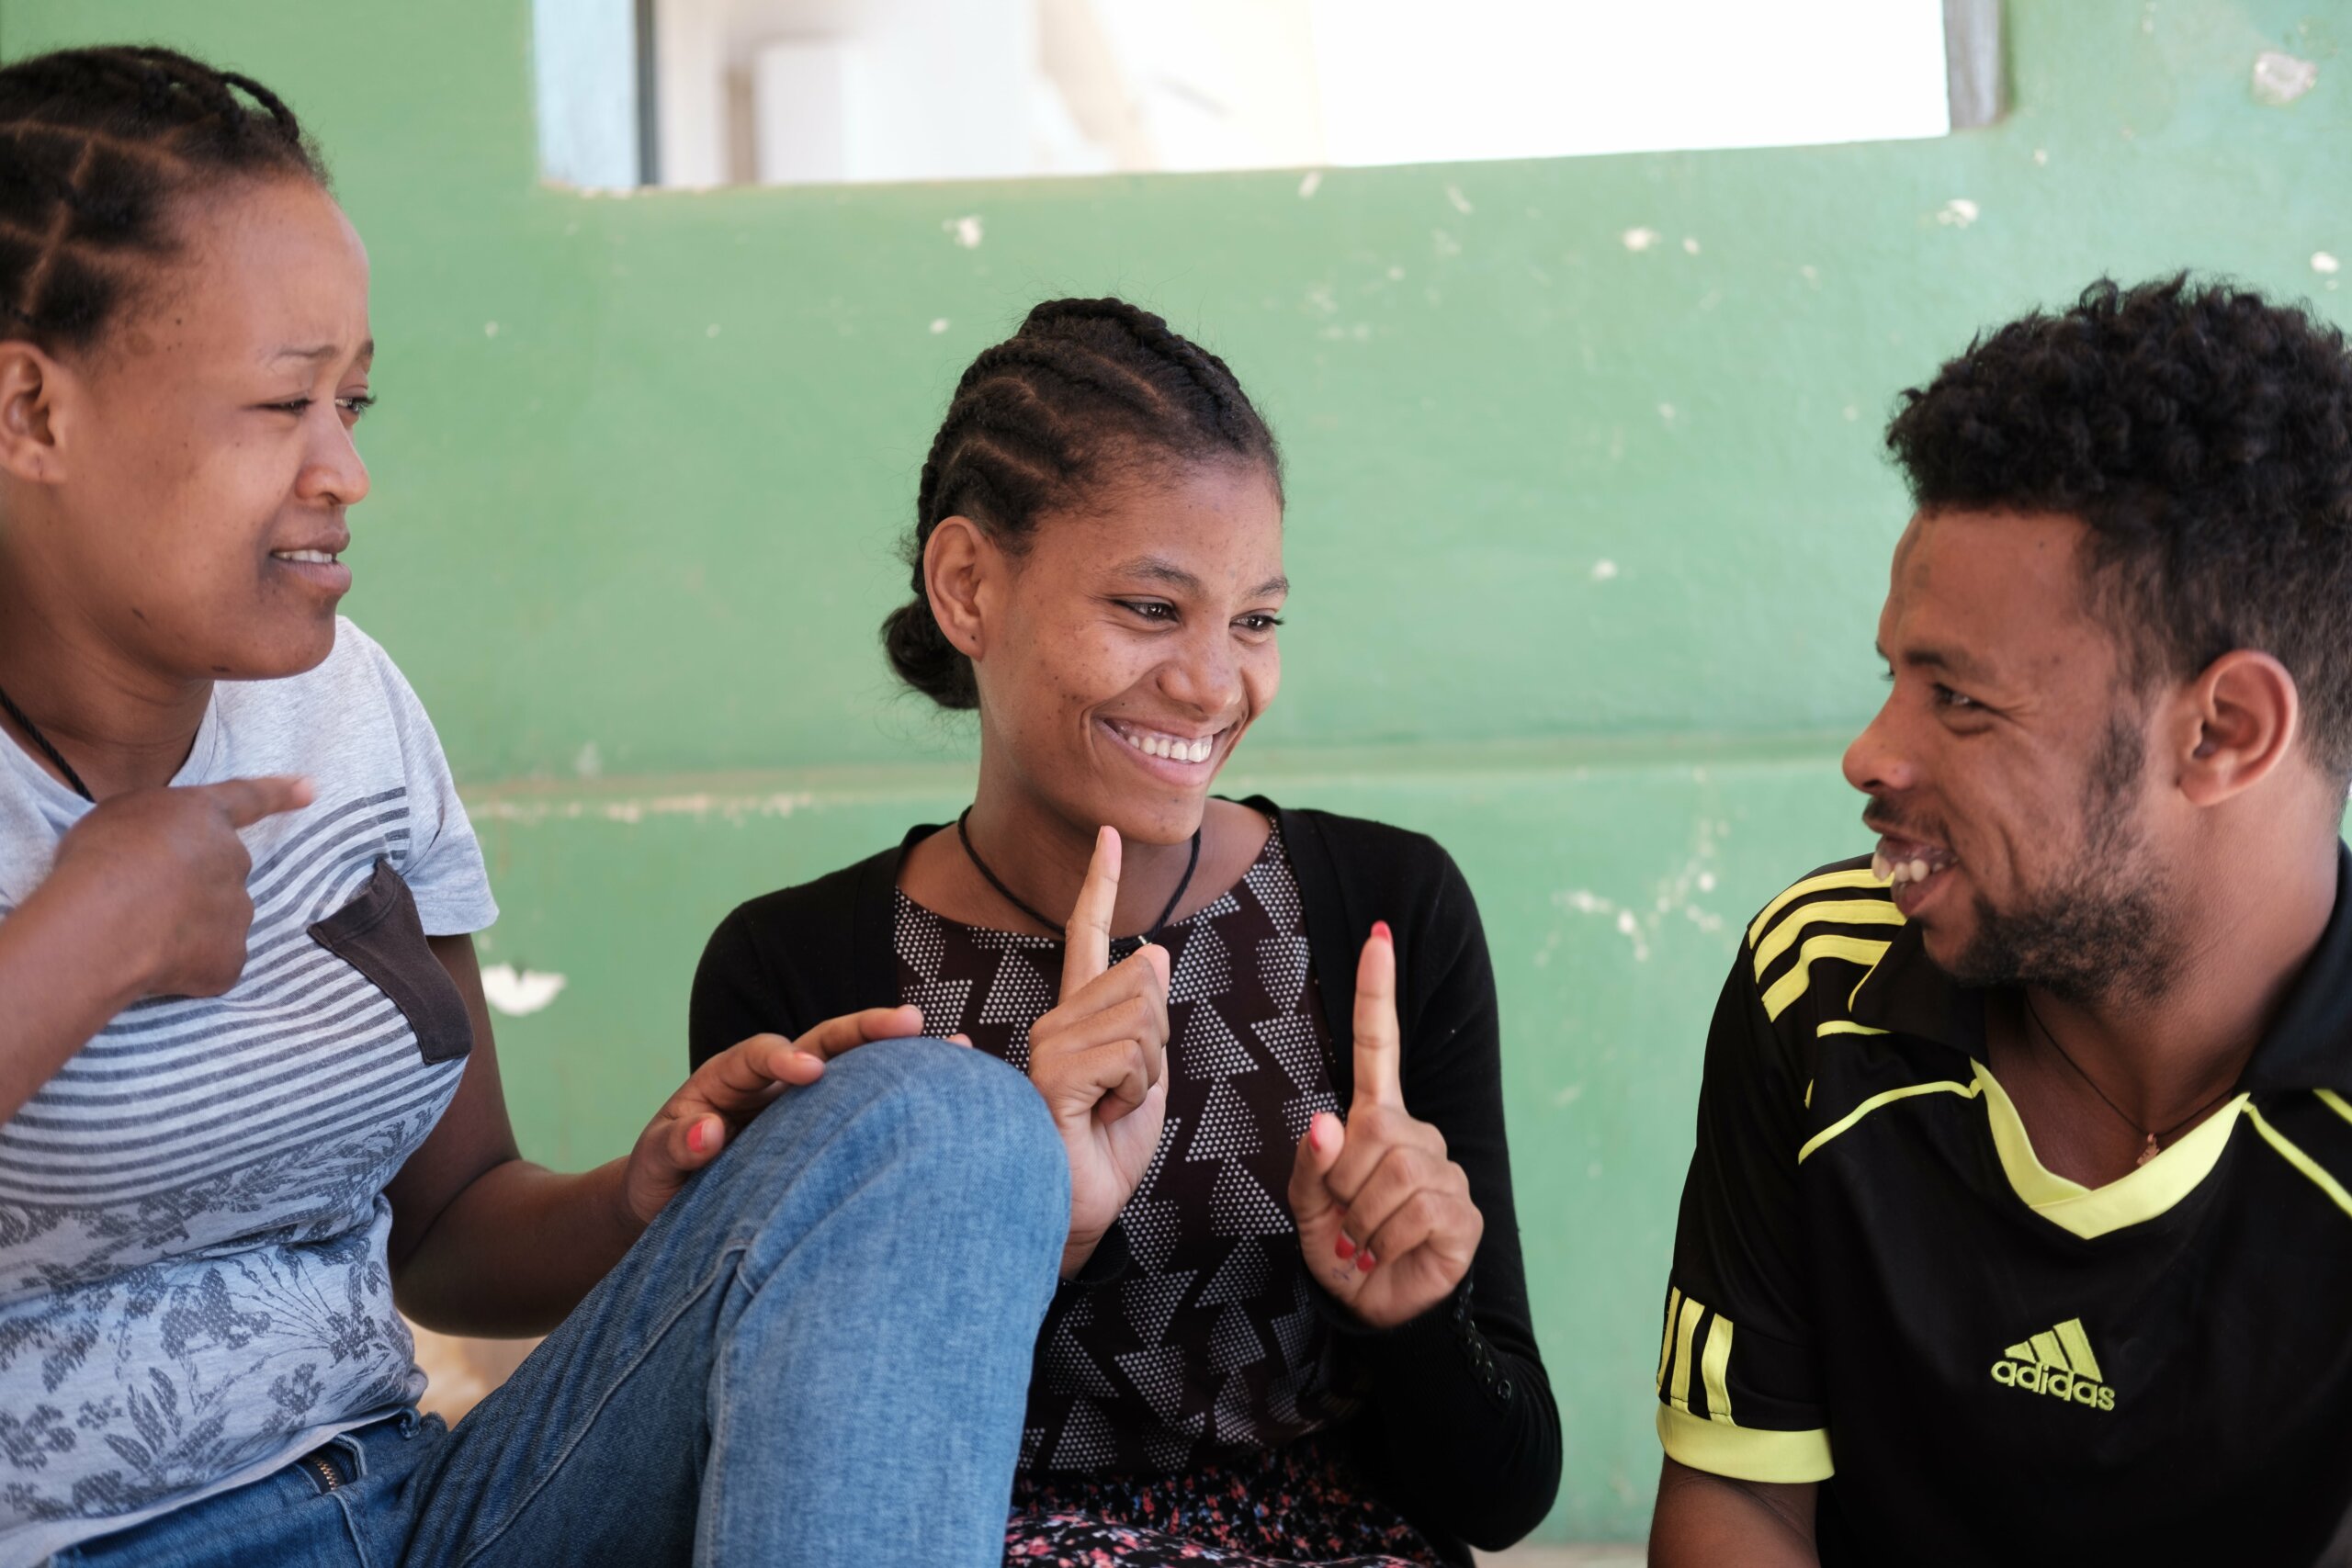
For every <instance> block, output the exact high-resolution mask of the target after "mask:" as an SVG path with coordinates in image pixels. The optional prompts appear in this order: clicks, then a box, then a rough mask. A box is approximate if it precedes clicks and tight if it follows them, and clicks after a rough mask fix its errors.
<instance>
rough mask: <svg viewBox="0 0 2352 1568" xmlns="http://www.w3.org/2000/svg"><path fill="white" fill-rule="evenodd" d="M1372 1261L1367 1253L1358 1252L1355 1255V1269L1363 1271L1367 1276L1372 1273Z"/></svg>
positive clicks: (1370, 1255) (1371, 1257)
mask: <svg viewBox="0 0 2352 1568" xmlns="http://www.w3.org/2000/svg"><path fill="white" fill-rule="evenodd" d="M1373 1263H1374V1258H1373V1256H1372V1254H1371V1253H1369V1252H1359V1253H1357V1254H1356V1267H1357V1268H1359V1269H1363V1271H1364V1272H1365V1273H1367V1274H1369V1273H1371V1272H1372V1265H1373Z"/></svg>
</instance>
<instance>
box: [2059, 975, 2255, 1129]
mask: <svg viewBox="0 0 2352 1568" xmlns="http://www.w3.org/2000/svg"><path fill="white" fill-rule="evenodd" d="M2018 1000H2019V1001H2022V1002H2023V1003H2025V1010H2026V1014H2027V1016H2028V1017H2030V1018H2031V1019H2032V1020H2033V1026H2034V1027H2035V1028H2036V1029H2038V1030H2040V1031H2041V1037H2042V1038H2043V1039H2044V1040H2047V1041H2048V1042H2050V1048H2051V1049H2052V1050H2053V1051H2055V1052H2057V1053H2058V1059H2059V1060H2060V1061H2062V1062H2064V1063H2065V1064H2066V1065H2067V1066H2070V1067H2072V1068H2074V1069H2075V1077H2078V1078H2080V1079H2082V1080H2083V1081H2084V1082H2085V1083H2086V1084H2088V1085H2090V1089H2091V1092H2092V1093H2093V1094H2095V1095H2097V1096H2098V1097H2099V1099H2100V1100H2102V1101H2104V1102H2105V1103H2106V1105H2107V1108H2108V1109H2109V1111H2114V1112H2115V1113H2116V1115H2118V1116H2120V1117H2121V1118H2122V1120H2123V1124H2124V1125H2125V1126H2127V1127H2129V1128H2131V1130H2132V1131H2133V1132H2135V1133H2137V1134H2140V1135H2141V1136H2142V1137H2143V1138H2144V1139H2146V1140H2147V1142H2146V1143H2144V1144H2143V1145H2141V1148H2140V1157H2139V1158H2138V1159H2136V1160H2134V1161H2133V1162H2132V1164H2133V1165H2134V1166H2143V1165H2145V1164H2147V1163H2148V1162H2149V1161H2150V1160H2152V1159H2154V1158H2155V1157H2156V1156H2157V1154H2158V1153H2160V1152H2161V1151H2162V1150H2163V1148H2164V1146H2165V1145H2166V1144H2168V1143H2170V1142H2171V1141H2172V1137H2173V1134H2176V1133H2177V1132H2179V1131H2180V1130H2181V1129H2182V1128H2184V1127H2187V1126H2188V1125H2189V1124H2190V1123H2191V1122H2195V1121H2197V1120H2198V1119H2199V1117H2201V1116H2203V1115H2204V1114H2205V1113H2206V1112H2207V1111H2211V1110H2212V1109H2213V1108H2214V1107H2215V1106H2217V1105H2219V1104H2221V1103H2222V1101H2223V1100H2227V1099H2229V1097H2230V1096H2231V1095H2233V1094H2234V1093H2236V1092H2237V1087H2238V1086H2237V1085H2236V1084H2234V1083H2233V1084H2231V1085H2230V1086H2229V1087H2228V1088H2226V1089H2222V1092H2221V1093H2219V1094H2217V1095H2215V1096H2214V1097H2213V1098H2212V1099H2211V1100H2207V1101H2206V1102H2205V1103H2204V1104H2202V1105H2200V1106H2199V1107H2198V1108H2197V1109H2196V1110H2194V1111H2190V1112H2189V1113H2188V1115H2186V1116H2184V1117H2182V1118H2181V1119H2180V1120H2179V1121H2177V1122H2174V1123H2173V1124H2172V1125H2171V1126H2169V1127H2167V1128H2165V1130H2164V1131H2162V1132H2161V1133H2159V1132H2152V1131H2150V1130H2149V1129H2148V1128H2146V1127H2143V1126H2142V1125H2141V1124H2140V1122H2139V1119H2138V1118H2136V1117H2134V1116H2133V1115H2131V1112H2129V1111H2125V1110H2124V1109H2123V1107H2121V1106H2120V1105H2118V1104H2116V1103H2115V1101H2114V1100H2112V1099H2110V1098H2109V1095H2108V1092H2107V1090H2105V1089H2101V1088H2099V1087H2098V1079H2097V1078H2095V1077H2091V1076H2090V1074H2088V1073H2086V1072H2085V1071H2083V1065H2082V1064H2081V1063H2080V1062H2077V1061H2076V1060H2075V1058H2074V1057H2073V1056H2072V1055H2069V1054H2068V1052H2067V1050H2066V1047H2064V1045H2061V1044H2059V1043H2058V1036H2057V1035H2055V1034H2053V1033H2052V1032H2051V1029H2050V1025H2048V1024H2047V1023H2044V1022H2043V1021H2042V1020H2041V1010H2040V1009H2039V1008H2037V1007H2035V1006H2034V1005H2033V998H2031V997H2030V996H2029V995H2027V994H2026V993H2025V992H2024V991H2019V992H2018Z"/></svg>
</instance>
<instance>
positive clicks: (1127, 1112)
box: [1029, 828, 1168, 1279]
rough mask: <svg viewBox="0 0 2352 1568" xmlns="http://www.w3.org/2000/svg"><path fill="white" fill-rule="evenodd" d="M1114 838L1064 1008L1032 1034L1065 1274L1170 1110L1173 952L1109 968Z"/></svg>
mask: <svg viewBox="0 0 2352 1568" xmlns="http://www.w3.org/2000/svg"><path fill="white" fill-rule="evenodd" d="M1118 897H1119V834H1118V830H1117V829H1114V828H1104V829H1103V830H1102V832H1101V833H1099V834H1097V835H1096V837H1095V840H1094V859H1093V860H1092V861H1091V863H1089V864H1088V866H1087V868H1086V882H1085V885H1084V886H1081V887H1080V889H1079V893H1078V907H1077V908H1075V909H1073V910H1071V911H1070V917H1069V927H1068V928H1067V930H1066V931H1065V932H1064V935H1065V937H1066V939H1067V946H1066V948H1065V950H1064V954H1063V958H1062V991H1061V1003H1060V1005H1059V1006H1057V1007H1056V1008H1055V1009H1054V1010H1052V1011H1051V1012H1049V1013H1047V1014H1046V1015H1045V1016H1044V1017H1043V1018H1040V1019H1039V1020H1038V1021H1036V1022H1035V1024H1033V1025H1031V1026H1030V1030H1029V1081H1030V1082H1031V1083H1033V1084H1035V1085H1036V1086H1037V1092H1038V1093H1039V1094H1041V1095H1043V1096H1044V1097H1045V1100H1046V1110H1048V1111H1051V1112H1052V1113H1053V1118H1054V1125H1055V1126H1056V1127H1057V1129H1059V1130H1060V1132H1061V1135H1062V1146H1063V1148H1064V1149H1066V1150H1068V1151H1069V1188H1070V1196H1069V1210H1070V1213H1069V1241H1068V1243H1067V1244H1066V1245H1065V1246H1064V1247H1063V1249H1062V1277H1063V1278H1064V1279H1068V1278H1069V1277H1070V1276H1071V1275H1073V1274H1075V1273H1077V1272H1078V1270H1079V1269H1080V1268H1081V1267H1083V1266H1084V1264H1085V1262H1086V1260H1087V1259H1088V1258H1091V1257H1092V1256H1093V1254H1094V1249H1095V1247H1097V1246H1099V1245H1100V1244H1101V1243H1102V1240H1103V1235H1105V1234H1106V1233H1107V1232H1108V1231H1109V1230H1110V1228H1111V1225H1112V1224H1113V1222H1114V1221H1115V1220H1117V1219H1118V1217H1119V1211H1120V1210H1122V1209H1124V1208H1125V1207H1126V1205H1127V1200H1128V1199H1129V1198H1131V1197H1133V1196H1135V1190H1136V1184H1137V1183H1139V1182H1140V1181H1142V1179H1143V1173H1144V1171H1145V1169H1146V1168H1148V1167H1149V1165H1150V1164H1151V1156H1152V1151H1153V1150H1155V1149H1157V1148H1158V1147H1159V1130H1160V1124H1161V1123H1162V1122H1163V1121H1165V1120H1166V1115H1167V1109H1168V952H1167V950H1166V949H1165V948H1162V947H1158V946H1155V945H1153V944H1151V943H1148V942H1147V943H1146V944H1145V945H1144V946H1142V947H1141V948H1138V949H1137V950H1136V952H1135V953H1132V954H1130V955H1129V956H1128V958H1127V960H1126V961H1125V963H1123V964H1119V965H1118V966H1117V967H1116V968H1113V967H1112V966H1111V910H1112V906H1113V905H1114V904H1115V903H1116V902H1117V901H1118Z"/></svg>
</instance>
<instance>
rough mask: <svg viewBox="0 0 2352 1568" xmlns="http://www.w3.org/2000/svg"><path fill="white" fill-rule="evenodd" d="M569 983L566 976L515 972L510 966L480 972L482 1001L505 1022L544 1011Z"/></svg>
mask: <svg viewBox="0 0 2352 1568" xmlns="http://www.w3.org/2000/svg"><path fill="white" fill-rule="evenodd" d="M570 984H571V979H570V977H569V976H562V975H555V974H546V973H542V972H540V971H538V970H535V969H517V968H515V965H513V964H491V965H490V966H489V967H488V968H486V969H484V970H483V971H482V972H481V994H482V999H483V1000H484V1001H486V1002H488V1003H489V1004H490V1005H491V1007H492V1009H493V1010H496V1011H498V1012H502V1013H504V1014H505V1015H506V1016H507V1017H508V1018H528V1017H530V1016H531V1015H532V1014H533V1013H535V1012H540V1011H543V1010H546V1008H547V1007H548V1004H549V1003H551V1002H553V1001H554V1000H555V999H556V998H558V997H560V996H561V995H562V994H563V988H564V987H566V986H568V985H570Z"/></svg>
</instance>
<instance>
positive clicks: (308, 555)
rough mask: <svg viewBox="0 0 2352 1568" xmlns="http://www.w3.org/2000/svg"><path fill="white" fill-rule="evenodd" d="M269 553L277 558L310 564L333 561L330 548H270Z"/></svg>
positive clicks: (324, 564) (332, 563) (322, 564)
mask: <svg viewBox="0 0 2352 1568" xmlns="http://www.w3.org/2000/svg"><path fill="white" fill-rule="evenodd" d="M269 553H270V554H271V555H274V556H276V557H277V558H278V559H279V560H293V561H303V562H307V563H308V564H310V565H312V566H333V565H334V563H335V557H334V552H333V551H331V550H272V551H270V552H269Z"/></svg>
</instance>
